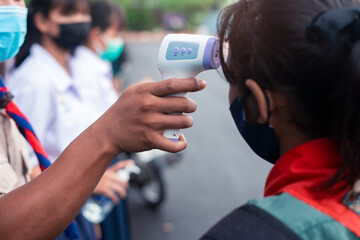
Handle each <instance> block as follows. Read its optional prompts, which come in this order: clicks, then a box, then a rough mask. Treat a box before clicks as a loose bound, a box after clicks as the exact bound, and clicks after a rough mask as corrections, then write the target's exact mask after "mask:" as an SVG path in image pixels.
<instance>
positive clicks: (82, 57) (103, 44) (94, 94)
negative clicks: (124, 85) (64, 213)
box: [72, 0, 129, 240]
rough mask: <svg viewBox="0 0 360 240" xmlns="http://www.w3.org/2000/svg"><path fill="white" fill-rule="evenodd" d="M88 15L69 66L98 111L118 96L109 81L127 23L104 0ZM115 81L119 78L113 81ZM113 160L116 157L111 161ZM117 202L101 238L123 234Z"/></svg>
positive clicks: (103, 225) (120, 53)
mask: <svg viewBox="0 0 360 240" xmlns="http://www.w3.org/2000/svg"><path fill="white" fill-rule="evenodd" d="M90 15H91V30H90V33H89V36H88V38H87V40H86V42H85V44H84V45H82V46H79V47H77V48H76V50H75V53H74V57H73V59H72V66H73V67H74V68H76V70H77V72H81V76H82V78H83V79H86V82H85V83H84V85H83V86H82V87H81V90H82V92H84V94H85V95H84V97H85V98H86V100H87V101H89V102H91V103H92V105H93V107H92V108H91V109H87V110H88V111H94V109H98V110H99V111H100V112H101V111H105V110H106V109H108V108H109V107H110V106H111V105H112V104H113V103H114V102H115V101H116V99H117V98H118V93H117V92H116V91H115V88H114V85H113V84H112V80H113V78H114V73H116V74H118V72H119V71H120V65H121V63H120V61H121V59H122V57H123V52H124V44H125V42H124V38H123V37H122V33H123V30H124V29H125V26H126V17H125V13H124V12H123V10H122V9H121V8H120V7H119V6H118V5H117V4H115V3H114V2H110V1H107V0H100V1H93V2H91V3H90ZM115 82H116V83H118V82H119V81H117V80H114V83H115ZM117 86H118V85H117ZM119 90H120V89H119ZM116 161H117V159H115V160H114V163H115V162H116ZM119 201H122V203H121V205H120V204H117V205H116V206H115V207H114V209H113V210H112V212H111V213H110V214H109V215H108V216H107V218H106V219H105V220H104V222H102V223H101V224H100V226H101V233H102V234H101V235H102V239H103V240H115V239H121V237H122V236H123V235H124V234H123V233H121V232H120V231H121V229H122V227H123V226H126V225H128V224H129V223H127V222H126V223H124V220H127V212H126V211H125V212H124V211H123V210H124V208H126V200H125V199H119ZM122 231H126V230H125V229H123V230H122ZM122 234H123V235H122Z"/></svg>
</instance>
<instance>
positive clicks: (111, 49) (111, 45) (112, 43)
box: [99, 37, 125, 62]
mask: <svg viewBox="0 0 360 240" xmlns="http://www.w3.org/2000/svg"><path fill="white" fill-rule="evenodd" d="M124 45H125V42H124V39H122V38H120V37H118V38H113V39H108V40H107V41H106V49H105V51H103V52H100V53H99V55H100V56H101V58H102V59H105V60H108V61H110V62H114V61H115V60H116V59H118V58H119V57H120V56H121V54H122V53H123V51H124Z"/></svg>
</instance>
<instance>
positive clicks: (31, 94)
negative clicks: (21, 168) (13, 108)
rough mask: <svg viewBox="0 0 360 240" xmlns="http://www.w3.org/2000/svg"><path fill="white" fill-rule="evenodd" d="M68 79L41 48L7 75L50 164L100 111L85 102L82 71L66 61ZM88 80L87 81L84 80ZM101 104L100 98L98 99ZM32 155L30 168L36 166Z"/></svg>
mask: <svg viewBox="0 0 360 240" xmlns="http://www.w3.org/2000/svg"><path fill="white" fill-rule="evenodd" d="M69 68H70V71H71V73H72V74H71V75H72V76H70V75H69V74H68V73H67V72H66V71H65V70H64V69H63V68H62V67H61V65H60V64H59V63H58V62H57V61H56V60H55V59H54V58H53V57H52V56H51V55H50V54H49V53H48V52H47V51H46V50H45V49H44V48H43V47H41V46H40V45H38V44H35V45H33V46H32V47H31V51H30V56H29V57H27V58H26V60H25V61H24V62H23V63H22V64H21V65H20V67H19V68H18V69H16V70H14V72H13V73H12V74H11V75H10V76H9V78H8V85H9V89H10V91H11V92H12V93H13V94H14V96H15V101H16V103H17V104H18V105H19V107H20V109H21V110H22V111H23V112H24V113H25V115H26V116H27V117H28V118H29V120H30V122H31V123H32V126H33V128H34V130H35V132H36V135H37V136H38V138H39V140H40V141H41V143H42V144H43V146H44V148H45V150H46V151H47V153H48V155H49V158H50V160H51V161H52V162H53V161H55V160H56V158H57V157H58V156H59V155H60V153H61V152H62V151H63V150H64V149H65V148H66V146H67V145H68V144H69V143H70V142H71V141H72V140H73V139H74V138H76V137H77V136H78V135H79V134H80V133H81V132H82V131H83V130H85V129H86V128H87V127H88V126H89V125H90V124H91V123H92V122H94V121H95V120H96V119H97V118H98V117H99V116H100V115H101V114H102V112H103V111H101V110H99V109H98V108H95V107H94V106H93V102H92V101H88V100H87V99H86V94H85V92H86V90H82V89H83V88H84V86H86V85H84V82H88V83H90V85H91V86H95V83H92V82H90V81H85V79H84V78H82V70H81V69H77V68H76V67H74V64H73V63H72V59H71V60H70V61H69ZM86 80H88V79H86ZM99 101H101V99H100V100H99ZM37 165H38V162H37V159H36V156H35V154H32V156H31V166H32V167H34V166H37Z"/></svg>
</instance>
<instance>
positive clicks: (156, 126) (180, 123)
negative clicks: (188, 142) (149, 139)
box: [147, 114, 194, 130]
mask: <svg viewBox="0 0 360 240" xmlns="http://www.w3.org/2000/svg"><path fill="white" fill-rule="evenodd" d="M193 124H194V119H193V117H192V116H189V115H185V114H176V115H175V114H174V115H170V114H169V115H168V114H163V115H159V114H158V115H155V116H153V117H152V118H151V119H149V120H148V122H147V125H148V127H149V128H151V129H153V130H164V129H184V128H190V127H192V126H193Z"/></svg>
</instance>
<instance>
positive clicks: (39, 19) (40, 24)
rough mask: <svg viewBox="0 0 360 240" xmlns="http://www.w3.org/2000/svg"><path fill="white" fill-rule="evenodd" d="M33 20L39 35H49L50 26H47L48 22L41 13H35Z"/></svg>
mask: <svg viewBox="0 0 360 240" xmlns="http://www.w3.org/2000/svg"><path fill="white" fill-rule="evenodd" d="M33 20H34V24H35V27H36V28H37V29H38V30H39V31H40V32H41V33H49V32H50V31H51V26H50V24H49V21H48V20H47V19H46V17H45V16H44V15H43V14H42V13H36V14H35V15H34V19H33Z"/></svg>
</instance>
